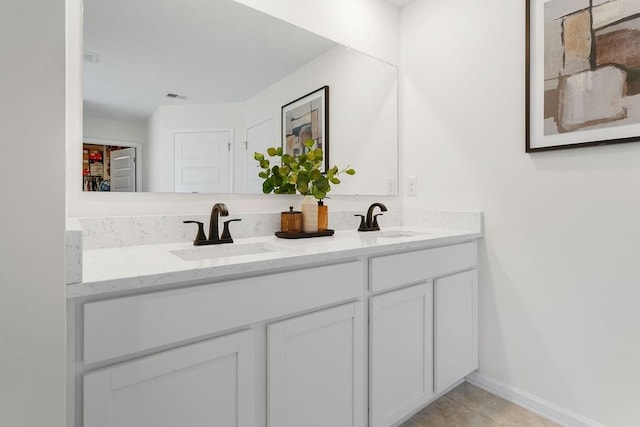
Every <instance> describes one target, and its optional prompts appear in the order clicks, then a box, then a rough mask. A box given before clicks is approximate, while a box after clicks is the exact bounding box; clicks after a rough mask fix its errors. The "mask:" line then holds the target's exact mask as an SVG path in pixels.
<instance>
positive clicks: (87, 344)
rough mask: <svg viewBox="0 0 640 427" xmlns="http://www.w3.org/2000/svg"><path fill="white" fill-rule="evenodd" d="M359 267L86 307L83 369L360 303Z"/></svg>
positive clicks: (298, 273) (334, 267)
mask: <svg viewBox="0 0 640 427" xmlns="http://www.w3.org/2000/svg"><path fill="white" fill-rule="evenodd" d="M363 292H364V275H363V268H362V263H361V262H359V261H356V262H350V263H345V264H338V265H331V266H326V267H317V268H309V269H304V270H297V271H291V272H286V273H279V274H271V275H265V276H260V277H253V278H248V279H239V280H233V281H227V282H221V283H216V284H211V285H203V286H196V287H190V288H183V289H175V290H169V291H162V292H155V293H150V294H145V295H136V296H132V297H123V298H116V299H112V300H106V301H99V302H94V303H87V304H85V305H84V363H86V364H89V363H95V362H100V361H103V360H107V359H111V358H114V357H119V356H125V355H128V354H132V353H136V352H139V351H144V350H148V349H152V348H155V347H159V346H163V345H168V344H172V343H176V342H180V341H183V340H188V339H192V338H196V337H199V336H204V335H208V334H213V333H217V332H222V331H225V330H228V329H232V328H236V327H241V326H244V325H249V324H251V323H256V322H261V321H264V320H267V319H270V318H275V317H278V316H284V315H287V314H291V313H295V312H299V311H304V310H309V309H313V308H315V307H321V306H324V305H330V304H334V303H339V302H341V301H346V300H349V299H353V298H358V297H361V296H362V295H363Z"/></svg>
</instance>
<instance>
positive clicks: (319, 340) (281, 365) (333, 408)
mask: <svg viewBox="0 0 640 427" xmlns="http://www.w3.org/2000/svg"><path fill="white" fill-rule="evenodd" d="M362 305H363V304H362V302H357V303H353V304H347V305H343V306H339V307H335V308H331V309H326V310H322V311H319V312H316V313H311V314H307V315H304V316H299V317H295V318H292V319H287V320H284V321H281V322H277V323H272V324H270V325H269V326H268V327H267V343H268V363H267V366H268V368H267V369H268V378H269V383H268V391H267V396H268V414H269V415H268V417H269V423H268V425H269V426H270V427H299V426H305V427H327V426H331V427H364V415H365V412H364V411H365V409H364V408H365V407H364V402H365V388H364V384H365V382H364V378H365V363H364V357H365V348H364V337H365V336H364V333H365V332H364V331H365V329H364V314H363V306H362Z"/></svg>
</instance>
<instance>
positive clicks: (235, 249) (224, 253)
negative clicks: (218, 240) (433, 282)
mask: <svg viewBox="0 0 640 427" xmlns="http://www.w3.org/2000/svg"><path fill="white" fill-rule="evenodd" d="M427 234H429V233H425V232H419V231H413V230H388V231H372V232H368V233H359V237H360V238H361V239H363V240H365V239H367V240H373V239H389V240H391V241H392V240H398V239H406V238H411V237H416V236H424V235H427ZM286 250H290V249H289V248H287V247H285V246H279V245H274V244H272V243H267V242H254V243H233V244H230V245H215V246H194V247H190V248H187V249H176V250H172V251H170V252H171V253H172V254H173V255H175V256H177V257H178V258H180V259H182V260H183V261H202V260H209V259H216V258H230V257H238V256H248V255H258V254H264V253H272V252H283V251H286Z"/></svg>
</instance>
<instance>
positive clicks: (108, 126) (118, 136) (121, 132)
mask: <svg viewBox="0 0 640 427" xmlns="http://www.w3.org/2000/svg"><path fill="white" fill-rule="evenodd" d="M82 119H83V125H82V129H83V134H84V136H85V137H86V138H96V139H108V140H112V141H127V142H141V143H144V142H145V140H146V139H147V127H148V124H147V122H145V121H135V122H133V121H124V120H109V119H103V118H98V117H91V116H87V115H84V117H83V118H82Z"/></svg>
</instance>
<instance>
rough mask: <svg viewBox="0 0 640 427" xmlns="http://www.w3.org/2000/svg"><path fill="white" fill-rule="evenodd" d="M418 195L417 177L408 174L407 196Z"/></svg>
mask: <svg viewBox="0 0 640 427" xmlns="http://www.w3.org/2000/svg"><path fill="white" fill-rule="evenodd" d="M417 195H418V178H417V177H415V176H410V177H409V178H407V196H417Z"/></svg>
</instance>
